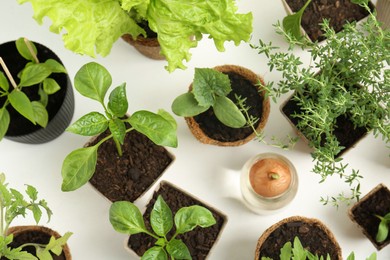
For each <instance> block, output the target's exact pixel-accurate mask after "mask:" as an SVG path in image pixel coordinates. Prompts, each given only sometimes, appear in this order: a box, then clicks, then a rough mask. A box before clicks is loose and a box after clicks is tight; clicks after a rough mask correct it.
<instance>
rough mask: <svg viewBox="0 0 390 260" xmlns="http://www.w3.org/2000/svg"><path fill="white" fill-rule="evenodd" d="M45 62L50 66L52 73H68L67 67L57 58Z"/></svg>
mask: <svg viewBox="0 0 390 260" xmlns="http://www.w3.org/2000/svg"><path fill="white" fill-rule="evenodd" d="M44 64H46V65H47V66H48V67H49V68H50V70H51V72H52V73H67V71H66V69H65V67H64V66H63V65H62V64H61V63H59V62H58V61H56V60H53V59H48V60H46V61H45V62H44Z"/></svg>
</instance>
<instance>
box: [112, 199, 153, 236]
mask: <svg viewBox="0 0 390 260" xmlns="http://www.w3.org/2000/svg"><path fill="white" fill-rule="evenodd" d="M110 222H111V225H112V226H113V228H114V229H115V230H116V231H118V232H120V233H124V234H129V235H133V234H138V233H141V232H147V229H146V227H145V223H144V220H143V218H142V214H141V212H140V211H139V209H138V208H137V206H135V205H134V204H133V203H131V202H128V201H117V202H114V203H113V204H112V205H111V207H110Z"/></svg>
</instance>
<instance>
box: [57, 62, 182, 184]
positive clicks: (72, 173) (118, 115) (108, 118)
mask: <svg viewBox="0 0 390 260" xmlns="http://www.w3.org/2000/svg"><path fill="white" fill-rule="evenodd" d="M111 83H112V78H111V75H110V73H109V72H108V71H107V70H106V68H104V67H103V66H102V65H100V64H98V63H96V62H90V63H87V64H85V65H84V66H82V67H81V68H80V70H79V71H78V72H77V73H76V75H75V79H74V86H75V88H76V90H77V91H78V92H79V93H80V94H81V95H83V96H85V97H88V98H90V99H93V100H96V101H98V102H99V103H100V104H101V105H102V106H103V109H104V114H102V113H100V112H95V111H93V112H90V113H88V114H86V115H84V116H82V117H81V118H80V119H78V120H77V121H76V122H74V123H73V124H72V125H71V126H69V127H68V128H67V131H69V132H72V133H75V134H79V135H83V136H95V135H98V134H101V133H103V132H104V131H106V130H107V129H108V130H109V131H110V135H108V136H107V137H105V138H103V139H102V140H100V141H99V142H98V143H97V144H95V145H93V146H90V147H84V148H79V149H76V150H74V151H73V152H71V153H70V154H69V155H68V156H66V158H65V160H64V162H63V165H62V177H63V182H62V187H61V188H62V190H63V191H72V190H76V189H78V188H80V187H81V186H83V185H84V184H85V183H87V182H88V180H89V179H91V177H92V176H93V174H94V172H95V168H96V163H97V150H98V148H99V146H100V145H101V144H102V143H103V142H105V141H107V140H108V139H110V138H112V139H113V140H114V142H115V144H116V147H117V149H118V154H119V155H120V156H121V155H122V148H121V145H123V142H124V140H125V136H126V133H128V132H130V131H132V130H136V131H138V132H140V133H142V134H144V135H145V136H147V137H148V138H149V139H150V140H151V141H152V142H154V143H155V144H157V145H163V146H170V147H177V135H176V128H177V125H176V121H175V119H174V118H173V117H172V116H171V115H170V114H169V113H168V112H166V111H164V110H159V111H158V113H157V114H156V113H152V112H149V111H146V110H141V111H137V112H134V113H133V114H131V115H129V116H128V115H127V109H128V101H127V97H126V83H123V84H121V85H119V86H117V87H116V88H114V89H113V90H112V92H111V93H110V95H109V98H108V102H107V105H106V104H105V96H106V93H107V91H108V89H109V88H110V86H111ZM128 125H130V127H128Z"/></svg>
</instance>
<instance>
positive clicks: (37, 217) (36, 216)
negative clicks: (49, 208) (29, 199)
mask: <svg viewBox="0 0 390 260" xmlns="http://www.w3.org/2000/svg"><path fill="white" fill-rule="evenodd" d="M31 210H32V212H33V216H34V220H35V223H36V224H38V223H39V221H40V220H41V218H42V210H41V209H40V208H39V206H38V205H36V204H33V205H32V206H31Z"/></svg>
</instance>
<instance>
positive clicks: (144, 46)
mask: <svg viewBox="0 0 390 260" xmlns="http://www.w3.org/2000/svg"><path fill="white" fill-rule="evenodd" d="M122 39H123V40H125V41H126V42H127V43H129V44H131V45H132V46H134V48H135V49H136V50H137V51H139V52H140V53H142V54H143V55H144V56H146V57H148V58H151V59H153V60H165V56H163V55H161V54H160V51H161V47H160V43H159V42H158V40H157V37H152V38H145V37H143V36H138V37H137V38H136V39H133V37H132V36H131V35H130V34H125V35H123V36H122Z"/></svg>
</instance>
